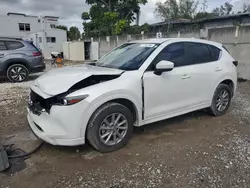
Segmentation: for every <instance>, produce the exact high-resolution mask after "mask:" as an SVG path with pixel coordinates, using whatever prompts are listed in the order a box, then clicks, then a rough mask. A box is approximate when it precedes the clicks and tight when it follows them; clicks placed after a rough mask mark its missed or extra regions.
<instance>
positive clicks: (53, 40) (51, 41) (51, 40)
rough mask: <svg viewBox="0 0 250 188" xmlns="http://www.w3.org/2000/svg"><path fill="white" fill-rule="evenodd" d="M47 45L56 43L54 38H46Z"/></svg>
mask: <svg viewBox="0 0 250 188" xmlns="http://www.w3.org/2000/svg"><path fill="white" fill-rule="evenodd" d="M46 40H47V43H56V37H47V38H46Z"/></svg>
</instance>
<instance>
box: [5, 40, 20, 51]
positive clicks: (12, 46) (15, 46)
mask: <svg viewBox="0 0 250 188" xmlns="http://www.w3.org/2000/svg"><path fill="white" fill-rule="evenodd" d="M6 44H7V47H8V49H9V50H16V49H19V48H22V47H24V45H23V44H22V43H21V42H16V41H6Z"/></svg>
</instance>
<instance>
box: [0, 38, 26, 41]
mask: <svg viewBox="0 0 250 188" xmlns="http://www.w3.org/2000/svg"><path fill="white" fill-rule="evenodd" d="M0 40H11V41H13V40H19V41H20V40H21V41H22V40H23V39H21V38H13V37H0Z"/></svg>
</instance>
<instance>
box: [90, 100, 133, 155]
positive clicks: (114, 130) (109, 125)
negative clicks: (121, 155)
mask: <svg viewBox="0 0 250 188" xmlns="http://www.w3.org/2000/svg"><path fill="white" fill-rule="evenodd" d="M132 133H133V116H132V113H131V111H130V110H129V109H128V108H127V107H125V106H123V105H121V104H119V103H115V102H111V103H107V104H104V105H103V106H101V107H100V108H99V109H97V111H96V112H94V114H93V115H92V117H91V119H90V121H89V124H88V128H87V139H88V141H89V143H90V144H91V145H92V146H93V147H94V148H96V149H97V150H98V151H100V152H111V151H115V150H118V149H120V148H122V147H123V146H124V145H126V144H127V143H128V141H129V139H130V137H131V136H132Z"/></svg>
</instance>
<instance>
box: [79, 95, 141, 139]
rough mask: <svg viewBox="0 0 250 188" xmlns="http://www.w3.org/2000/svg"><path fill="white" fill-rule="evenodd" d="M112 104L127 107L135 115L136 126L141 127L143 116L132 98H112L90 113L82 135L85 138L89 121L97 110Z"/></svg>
mask: <svg viewBox="0 0 250 188" xmlns="http://www.w3.org/2000/svg"><path fill="white" fill-rule="evenodd" d="M110 102H115V103H119V104H121V105H124V106H125V107H127V108H128V109H129V110H130V111H131V113H132V115H133V120H134V126H139V124H140V123H139V122H140V118H141V114H140V111H139V108H138V106H137V105H136V103H135V101H133V100H131V99H130V98H127V97H117V98H112V99H108V100H105V101H102V102H101V103H99V104H98V105H96V107H94V108H92V110H91V111H89V112H88V114H89V115H88V116H89V118H87V120H86V127H85V128H84V129H82V130H81V134H82V135H83V136H85V138H86V133H87V131H86V130H87V127H88V125H89V121H90V120H91V118H92V116H93V114H94V113H95V112H96V110H98V109H99V108H100V107H101V106H103V105H105V104H107V103H110Z"/></svg>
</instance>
